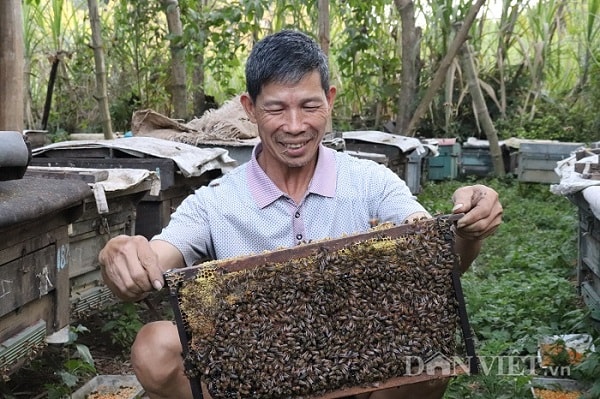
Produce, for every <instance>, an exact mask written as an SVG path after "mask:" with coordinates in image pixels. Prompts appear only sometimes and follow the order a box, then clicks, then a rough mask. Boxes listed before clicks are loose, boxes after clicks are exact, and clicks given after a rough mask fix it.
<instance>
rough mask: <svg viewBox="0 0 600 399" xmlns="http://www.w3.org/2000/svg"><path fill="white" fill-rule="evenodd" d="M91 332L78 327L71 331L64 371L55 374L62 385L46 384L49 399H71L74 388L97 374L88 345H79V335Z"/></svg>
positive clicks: (66, 349)
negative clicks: (83, 380)
mask: <svg viewBox="0 0 600 399" xmlns="http://www.w3.org/2000/svg"><path fill="white" fill-rule="evenodd" d="M84 332H89V330H88V329H87V328H86V327H84V326H82V325H78V326H77V327H71V328H70V330H69V340H68V341H67V343H66V344H64V348H65V353H66V360H65V361H64V363H63V365H62V369H60V370H58V371H56V372H55V374H56V375H57V376H59V377H60V383H52V384H46V389H47V390H48V398H49V399H61V398H64V397H70V394H72V393H73V390H74V388H75V387H76V386H77V385H78V384H79V383H80V381H81V380H82V379H86V378H89V377H90V376H92V375H94V374H95V373H96V367H95V366H94V359H93V358H92V355H91V353H90V350H89V348H88V347H87V346H86V345H83V344H79V343H77V339H78V337H79V334H81V333H84Z"/></svg>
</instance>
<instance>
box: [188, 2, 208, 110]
mask: <svg viewBox="0 0 600 399" xmlns="http://www.w3.org/2000/svg"><path fill="white" fill-rule="evenodd" d="M196 4H197V6H198V13H199V14H204V12H205V9H206V0H198V2H197V3H196ZM201 29H202V30H204V31H205V30H206V28H205V27H204V26H202V28H201ZM207 36H208V35H207V34H206V32H204V33H202V32H201V33H200V34H199V37H198V38H196V40H197V41H198V43H197V45H198V48H196V47H194V49H195V50H194V54H193V57H192V58H193V59H194V69H193V73H192V86H193V87H194V88H193V93H192V98H193V112H194V116H195V117H197V118H199V117H201V116H202V114H203V113H204V112H205V111H206V110H207V109H208V107H207V104H206V92H205V91H204V81H205V75H204V49H205V47H206V41H205V40H204V39H203V38H204V37H207Z"/></svg>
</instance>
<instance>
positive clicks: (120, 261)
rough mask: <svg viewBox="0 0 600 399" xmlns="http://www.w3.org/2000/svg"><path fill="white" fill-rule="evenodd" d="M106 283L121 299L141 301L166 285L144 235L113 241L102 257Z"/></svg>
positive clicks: (109, 243)
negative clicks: (154, 290)
mask: <svg viewBox="0 0 600 399" xmlns="http://www.w3.org/2000/svg"><path fill="white" fill-rule="evenodd" d="M98 259H99V261H100V268H101V270H102V277H103V279H104V283H105V284H106V285H107V286H108V287H109V288H110V290H111V291H112V292H113V293H114V294H115V295H116V296H117V297H119V298H120V299H121V300H124V301H137V300H140V299H142V298H144V297H145V296H146V295H147V294H148V293H149V292H151V291H152V290H153V289H156V290H160V289H161V288H162V286H163V270H162V268H161V267H160V264H159V258H158V255H157V253H156V252H155V250H154V249H153V248H152V247H151V246H150V242H148V240H147V239H146V238H145V237H143V236H134V237H130V236H126V235H120V236H117V237H114V238H112V239H111V240H110V241H108V243H107V244H106V245H105V247H104V248H103V249H102V251H100V254H99V255H98Z"/></svg>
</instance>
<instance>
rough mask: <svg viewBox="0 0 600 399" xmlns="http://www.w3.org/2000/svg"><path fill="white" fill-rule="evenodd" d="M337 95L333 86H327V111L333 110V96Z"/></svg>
mask: <svg viewBox="0 0 600 399" xmlns="http://www.w3.org/2000/svg"><path fill="white" fill-rule="evenodd" d="M336 93H337V89H336V88H335V86H329V91H328V92H327V104H328V105H329V110H330V111H331V110H332V109H333V102H334V101H335V95H336Z"/></svg>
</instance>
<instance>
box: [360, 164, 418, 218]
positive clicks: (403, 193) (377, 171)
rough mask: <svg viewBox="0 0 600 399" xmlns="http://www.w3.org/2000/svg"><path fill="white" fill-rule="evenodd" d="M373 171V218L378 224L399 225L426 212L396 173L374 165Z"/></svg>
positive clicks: (382, 166)
mask: <svg viewBox="0 0 600 399" xmlns="http://www.w3.org/2000/svg"><path fill="white" fill-rule="evenodd" d="M373 169H374V170H373V171H372V173H373V179H372V180H371V182H372V194H373V197H372V198H373V200H374V202H375V206H374V209H376V215H375V216H374V217H375V218H377V219H379V221H380V222H393V223H396V224H400V223H403V222H404V221H405V220H406V218H408V217H409V216H410V215H412V214H414V213H418V212H427V210H426V209H425V208H424V207H423V205H421V204H420V203H419V202H418V201H417V198H416V197H415V196H414V195H413V194H412V193H411V192H410V189H409V188H408V186H407V185H406V183H405V182H404V180H402V179H401V178H400V177H399V176H398V175H397V174H396V173H394V172H393V171H391V170H390V169H389V168H387V167H385V166H384V165H376V166H375V167H374V168H373Z"/></svg>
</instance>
